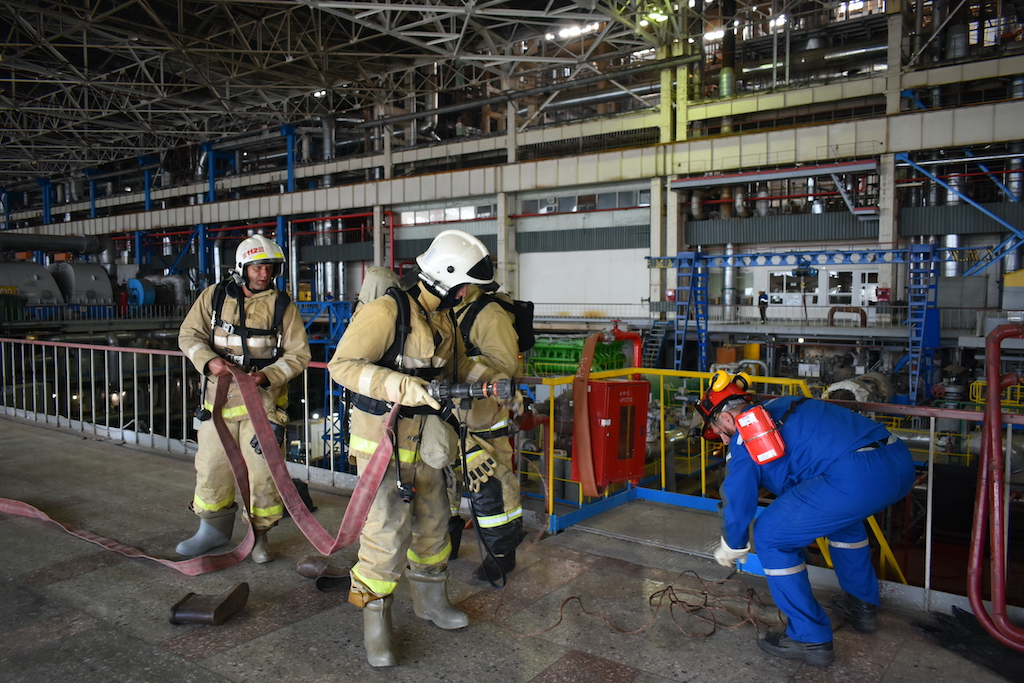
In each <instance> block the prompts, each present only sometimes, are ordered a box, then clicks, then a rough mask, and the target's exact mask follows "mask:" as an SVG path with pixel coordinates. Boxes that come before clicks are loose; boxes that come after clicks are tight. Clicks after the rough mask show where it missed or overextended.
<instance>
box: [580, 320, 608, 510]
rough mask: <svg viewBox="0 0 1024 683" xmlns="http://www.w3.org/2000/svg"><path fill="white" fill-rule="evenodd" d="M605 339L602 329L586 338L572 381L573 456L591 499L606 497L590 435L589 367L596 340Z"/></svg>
mask: <svg viewBox="0 0 1024 683" xmlns="http://www.w3.org/2000/svg"><path fill="white" fill-rule="evenodd" d="M603 339H604V333H603V332H598V333H596V334H592V335H590V336H589V337H587V340H586V341H585V342H584V343H583V353H582V354H581V355H580V367H579V369H577V370H576V377H574V378H573V380H572V406H573V430H572V441H573V450H574V453H573V455H574V456H575V458H576V462H577V465H578V467H579V474H580V484H581V485H582V486H583V495H585V496H588V497H591V498H596V497H598V496H603V495H604V492H605V488H606V487H604V486H601V487H598V485H597V477H596V476H595V475H594V450H593V444H592V442H591V438H590V385H589V382H590V366H591V365H592V364H593V362H594V351H595V349H596V348H597V342H599V341H601V340H603Z"/></svg>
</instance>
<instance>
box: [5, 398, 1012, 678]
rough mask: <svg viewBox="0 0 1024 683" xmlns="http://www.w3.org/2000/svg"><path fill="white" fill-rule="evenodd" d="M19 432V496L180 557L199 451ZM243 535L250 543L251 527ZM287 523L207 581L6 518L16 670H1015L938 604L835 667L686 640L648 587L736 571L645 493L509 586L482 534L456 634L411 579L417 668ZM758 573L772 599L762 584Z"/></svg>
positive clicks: (15, 494) (613, 674) (460, 595)
mask: <svg viewBox="0 0 1024 683" xmlns="http://www.w3.org/2000/svg"><path fill="white" fill-rule="evenodd" d="M0 430H2V433H3V439H2V440H0V496H2V497H7V498H15V499H19V500H24V501H26V502H29V503H31V504H33V505H35V506H37V507H39V508H40V509H43V510H44V511H46V512H48V513H49V514H50V515H51V516H53V517H55V518H58V519H60V520H61V521H66V522H71V523H74V524H77V525H79V526H81V527H84V528H87V529H90V530H92V531H94V532H96V533H99V534H102V535H105V536H109V537H111V538H116V539H118V540H120V541H122V542H125V543H128V544H132V545H136V546H138V547H140V548H142V549H144V550H146V551H147V552H149V553H150V554H154V555H160V556H164V557H174V554H173V548H174V545H175V544H176V543H177V542H178V541H179V540H181V539H182V538H185V537H187V536H188V535H191V533H192V532H193V531H194V524H195V522H194V517H193V515H192V514H191V512H190V511H189V510H188V508H187V504H188V501H189V499H190V498H191V491H192V486H193V481H194V474H193V471H192V466H191V463H190V462H188V461H187V460H183V459H176V458H173V457H168V456H164V455H159V454H154V453H151V452H147V451H143V450H137V449H133V448H129V447H126V446H123V445H118V444H115V443H111V442H107V441H100V440H96V439H93V438H86V437H82V436H80V435H75V434H72V433H69V432H66V431H59V430H55V429H51V428H48V427H45V426H40V425H37V424H34V423H28V422H24V421H20V420H16V419H13V418H6V417H0ZM313 497H314V500H315V502H316V503H317V505H318V506H319V510H318V512H317V513H316V515H317V517H318V518H319V519H320V520H321V522H322V523H323V524H324V526H326V527H327V528H328V529H337V526H338V524H339V523H340V521H341V517H342V515H343V513H344V509H345V505H346V503H347V499H346V498H345V497H344V496H339V495H335V494H333V493H330V492H326V491H320V490H314V491H313ZM235 531H236V538H239V537H240V532H241V527H240V526H239V527H237V528H236V530H235ZM272 534H273V542H274V544H275V548H276V551H277V552H278V554H279V556H278V559H277V560H276V561H274V562H271V563H269V564H267V565H255V564H253V563H251V562H249V561H246V562H244V563H242V564H240V565H237V566H235V567H232V568H230V569H226V570H223V571H220V572H216V573H213V574H208V575H204V576H199V577H192V578H190V577H186V576H183V575H180V574H178V573H176V572H174V571H172V570H170V569H167V568H165V567H162V566H160V565H157V564H155V563H151V562H147V561H144V560H138V559H135V560H133V559H128V558H125V557H122V556H120V555H116V554H113V553H110V552H107V551H105V550H102V549H100V548H98V547H97V546H94V545H92V544H89V543H86V542H84V541H80V540H78V539H75V538H73V537H71V536H69V535H67V534H65V533H64V532H63V531H61V530H59V529H57V528H56V527H55V526H53V525H49V524H45V523H42V522H38V521H35V520H28V519H22V518H15V517H10V516H3V515H0V548H2V551H0V680H3V681H4V682H5V683H15V682H25V683H54V682H57V681H59V682H61V683H63V682H65V681H69V682H75V683H92V682H95V683H110V682H111V681H132V682H138V681H159V682H161V683H162V682H168V681H170V682H178V681H181V682H197V683H207V682H224V681H246V682H249V681H251V682H264V681H265V682H267V683H290V682H302V683H305V682H326V681H360V682H368V683H372V682H374V681H399V682H401V681H409V682H413V681H415V682H416V683H425V682H432V681H456V682H462V681H466V682H476V681H509V682H517V681H522V682H531V683H556V682H565V683H569V682H576V681H588V682H608V683H611V682H634V683H666V682H668V681H690V682H697V681H707V682H712V683H713V682H718V681H742V682H743V683H754V682H775V681H884V682H885V683H895V682H896V681H902V682H909V683H914V682H921V683H925V682H927V683H941V682H943V681H949V682H951V683H953V682H955V683H962V682H963V681H972V682H979V683H989V682H991V681H998V680H1001V679H1000V678H998V677H997V676H995V675H994V674H992V673H990V672H989V671H988V670H986V669H983V668H980V667H978V666H976V665H974V664H972V663H970V662H968V661H967V660H965V659H962V658H961V657H959V656H957V655H955V654H952V653H950V652H948V651H946V650H943V649H942V648H940V647H938V646H936V645H934V644H932V643H931V642H929V641H928V640H927V639H926V638H925V637H924V635H923V634H922V633H921V632H920V631H919V630H918V629H917V628H915V627H913V626H911V623H910V622H911V621H912V620H913V619H928V615H925V614H921V613H912V612H903V611H899V610H893V609H886V610H883V613H882V615H881V624H882V628H881V630H880V632H879V633H877V634H875V635H873V636H866V635H862V634H859V633H857V632H855V631H852V630H851V629H849V628H841V629H839V630H837V631H836V663H835V664H833V665H832V666H831V667H830V668H829V669H827V670H818V669H813V668H811V667H806V666H803V665H801V664H799V663H796V662H792V661H785V660H779V659H775V658H772V657H769V656H767V655H765V654H763V653H762V652H761V651H760V650H759V649H758V648H757V645H756V643H755V638H756V633H755V630H754V627H753V626H751V625H749V624H745V625H743V626H740V627H739V628H735V629H727V628H721V629H719V630H718V631H717V632H716V633H715V634H714V635H713V636H711V637H707V638H695V637H690V636H687V635H684V634H683V633H682V632H681V630H680V628H678V627H677V626H676V623H674V621H673V617H674V618H675V620H676V621H677V622H678V623H679V624H680V625H681V626H684V627H686V629H687V630H690V631H691V632H698V631H699V628H700V626H701V624H702V623H703V622H700V621H693V619H694V617H692V616H691V615H688V614H686V613H684V612H683V611H682V610H674V611H673V613H672V614H670V613H669V611H668V610H663V611H661V612H658V613H657V614H654V610H653V608H652V606H651V604H650V602H649V597H650V596H651V595H652V594H653V593H655V592H657V591H659V590H661V589H662V588H664V587H665V586H667V585H669V584H671V583H673V582H679V583H680V584H682V583H686V582H688V581H689V582H690V583H692V581H691V580H690V579H689V578H687V577H682V578H681V577H680V574H681V573H682V572H685V571H692V572H694V573H695V574H697V575H699V576H700V577H701V579H702V580H703V581H704V582H707V583H708V584H709V585H711V586H716V585H719V584H717V583H716V582H717V581H719V580H720V579H724V578H726V577H727V576H728V572H727V571H726V570H725V569H723V568H721V567H719V566H718V565H717V564H715V563H714V562H713V561H711V560H709V559H707V556H709V555H710V552H711V550H712V549H713V547H714V543H716V542H717V527H716V521H715V518H714V515H708V514H702V513H688V512H684V511H681V510H678V509H675V508H671V507H668V506H664V505H658V504H654V503H647V502H643V501H638V502H635V503H631V504H629V505H627V506H622V507H620V508H616V509H615V510H611V511H609V512H607V513H605V514H604V515H602V516H600V517H599V518H595V519H593V520H588V521H587V523H586V524H584V525H580V526H577V527H575V528H573V529H570V530H567V531H565V532H563V533H562V534H559V535H558V536H555V537H551V538H547V539H544V540H539V538H538V533H537V532H535V533H533V534H531V536H530V537H529V538H528V540H527V541H526V542H525V543H524V545H523V546H522V547H521V551H520V553H519V558H520V562H519V567H518V568H517V569H516V571H515V573H514V574H513V580H512V582H511V583H510V585H509V586H508V588H507V589H506V590H505V591H503V592H501V593H499V592H497V591H495V590H493V589H491V588H490V587H488V586H484V585H482V584H480V583H478V582H474V581H473V580H472V578H471V573H472V571H473V569H474V568H475V566H476V564H477V562H478V560H477V554H476V553H477V551H476V548H475V544H473V543H472V541H470V540H467V542H465V543H464V544H463V557H460V558H459V559H457V560H454V561H453V562H452V563H451V567H450V568H451V573H452V580H451V581H450V584H449V592H450V594H451V597H452V601H453V602H454V603H456V604H457V605H458V606H459V607H460V609H463V610H464V611H466V612H467V613H468V614H469V616H470V625H469V627H468V628H466V629H463V630H461V631H442V630H440V629H438V628H436V627H434V626H433V625H432V624H430V623H428V622H424V621H421V620H420V619H417V618H416V617H415V615H413V613H412V606H411V600H410V596H409V593H408V589H407V587H406V586H405V585H401V586H400V587H399V591H398V593H397V595H396V600H395V608H394V620H395V629H396V632H397V635H398V640H399V643H400V663H401V665H400V666H398V667H395V668H392V669H386V670H376V669H373V668H371V667H369V666H368V665H367V664H366V663H365V658H364V654H363V647H362V628H361V617H360V614H359V612H358V611H357V610H356V609H355V608H354V607H352V606H350V605H349V604H347V602H346V601H345V596H344V595H339V594H326V593H320V592H318V591H317V590H316V589H315V587H314V586H313V585H312V582H311V581H309V580H308V579H305V578H303V577H301V576H300V575H299V574H297V573H296V572H295V564H296V562H297V561H298V560H300V559H301V558H303V557H305V556H307V555H310V554H313V551H312V548H311V547H310V546H309V544H308V542H306V541H305V539H304V538H302V536H301V535H300V534H299V533H298V531H297V530H296V529H295V527H294V525H293V524H292V523H291V522H290V521H287V520H286V521H285V522H283V523H282V524H281V525H279V526H278V527H277V528H276V529H274V531H273V532H272ZM680 548H684V549H685V548H690V549H692V552H693V553H694V554H690V553H684V552H679V551H678V549H680ZM354 556H355V550H354V548H346V549H343V550H342V551H340V552H339V553H337V554H336V556H335V561H336V562H338V563H343V562H349V563H350V562H351V561H352V560H353V559H354ZM740 578H741V579H742V581H743V582H744V583H746V584H747V585H749V586H750V587H752V588H754V589H755V590H757V591H758V592H759V593H760V594H761V595H762V596H764V598H765V599H767V598H768V593H767V591H766V590H765V589H764V584H763V581H761V580H760V579H757V578H756V577H749V576H742V577H740ZM239 581H247V582H248V583H249V585H250V590H251V594H250V598H249V602H248V604H247V606H246V607H245V609H244V610H243V611H242V612H240V613H238V614H236V615H235V616H233V617H232V618H231V619H229V620H228V621H227V622H225V623H224V624H223V625H221V626H217V627H208V626H174V625H172V624H170V623H169V622H168V621H167V612H168V608H169V607H170V606H171V605H172V604H174V603H175V602H176V601H177V600H178V599H180V598H181V597H182V596H183V595H184V594H185V593H187V592H195V593H199V594H216V593H219V592H221V591H222V590H224V589H225V588H227V587H228V586H231V585H233V584H234V583H237V582H239ZM723 585H724V584H723ZM733 585H736V584H733ZM574 597H575V598H578V600H572V598H574ZM584 609H586V610H587V611H588V612H590V613H587V612H584V611H583V610H584ZM771 611H773V610H769V613H770V612H771ZM776 613H777V611H776ZM602 617H603V618H606V619H607V620H608V622H610V623H611V624H614V625H615V626H616V627H617V628H618V629H619V630H621V631H631V630H636V629H638V628H640V627H641V626H642V625H644V624H645V623H646V622H648V621H650V622H651V623H650V625H649V626H648V627H647V628H646V629H645V630H644V631H643V632H641V633H637V634H634V635H624V634H622V633H620V632H618V631H617V630H616V629H615V628H612V627H611V626H610V625H609V623H608V622H605V621H604V619H603V618H602ZM560 619H561V621H560Z"/></svg>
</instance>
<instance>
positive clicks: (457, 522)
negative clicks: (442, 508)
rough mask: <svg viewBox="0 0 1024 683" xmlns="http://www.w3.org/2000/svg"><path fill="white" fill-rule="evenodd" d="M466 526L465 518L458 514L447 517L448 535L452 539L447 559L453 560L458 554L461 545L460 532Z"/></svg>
mask: <svg viewBox="0 0 1024 683" xmlns="http://www.w3.org/2000/svg"><path fill="white" fill-rule="evenodd" d="M465 528H466V520H464V519H463V518H462V517H459V516H458V515H452V516H451V518H449V519H448V537H449V538H450V539H451V541H452V553H451V555H449V556H448V559H449V560H454V559H455V558H456V557H458V556H459V548H460V547H461V546H462V532H463V530H464V529H465Z"/></svg>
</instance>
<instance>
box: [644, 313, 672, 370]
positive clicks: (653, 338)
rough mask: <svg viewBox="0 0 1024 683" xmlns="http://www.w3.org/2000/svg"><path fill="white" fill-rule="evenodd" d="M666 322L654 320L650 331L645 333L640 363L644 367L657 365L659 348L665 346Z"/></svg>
mask: <svg viewBox="0 0 1024 683" xmlns="http://www.w3.org/2000/svg"><path fill="white" fill-rule="evenodd" d="M668 329H669V323H668V322H654V323H652V324H651V331H650V332H648V333H647V339H645V340H644V348H643V358H642V361H641V362H642V363H643V367H645V368H656V367H658V360H659V359H660V358H661V349H662V348H663V347H664V346H665V337H666V336H667V335H668Z"/></svg>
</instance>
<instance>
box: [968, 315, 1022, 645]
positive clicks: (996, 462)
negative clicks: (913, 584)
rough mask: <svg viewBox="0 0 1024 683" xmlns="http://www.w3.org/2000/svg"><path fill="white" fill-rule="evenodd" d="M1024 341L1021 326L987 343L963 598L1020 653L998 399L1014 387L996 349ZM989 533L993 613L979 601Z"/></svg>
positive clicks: (996, 333) (999, 331)
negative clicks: (1009, 600)
mask: <svg viewBox="0 0 1024 683" xmlns="http://www.w3.org/2000/svg"><path fill="white" fill-rule="evenodd" d="M1010 337H1018V338H1019V337H1024V325H1000V326H999V327H997V328H996V329H994V330H992V332H990V333H989V335H988V337H986V338H985V381H986V383H987V387H988V388H987V391H986V393H985V420H984V423H983V425H982V442H981V456H980V457H979V462H978V490H977V493H976V496H975V501H974V524H973V526H972V528H971V554H970V561H969V564H968V570H967V596H968V598H970V601H971V608H972V609H973V610H974V616H975V618H976V619H977V620H978V622H979V623H980V624H981V625H982V626H983V627H984V628H985V630H986V631H988V632H989V633H991V634H992V636H993V637H994V638H995V639H996V640H998V641H999V642H1001V643H1003V644H1004V645H1006V646H1008V647H1012V648H1013V649H1015V650H1018V651H1020V652H1024V630H1021V629H1020V628H1017V627H1016V626H1014V625H1013V623H1011V622H1010V620H1009V618H1008V617H1007V615H1006V544H1005V541H1004V539H1005V537H1006V520H1005V518H1004V515H1003V489H1004V482H1003V449H1002V443H1003V439H1002V434H1001V425H1002V417H1001V416H1002V407H1001V401H1000V396H1001V395H1002V393H1003V390H1004V389H1006V388H1007V387H1010V386H1013V385H1014V384H1017V383H1018V381H1019V379H1020V378H1019V377H1018V376H1017V375H1016V374H1015V373H1007V374H1005V375H1000V374H999V368H1000V346H1001V344H1002V341H1003V340H1004V339H1007V338H1010ZM986 529H987V531H988V534H989V551H990V552H989V572H990V575H991V584H992V614H991V615H990V614H989V613H988V610H987V609H986V608H985V603H984V601H983V599H982V594H981V593H982V591H981V583H982V582H981V578H982V564H983V559H982V544H983V543H984V542H985V532H986Z"/></svg>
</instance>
